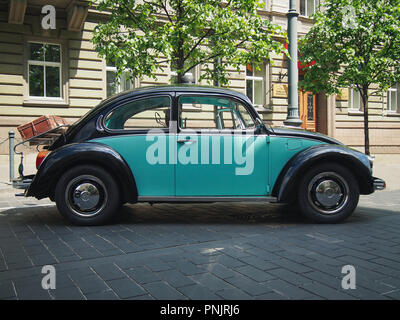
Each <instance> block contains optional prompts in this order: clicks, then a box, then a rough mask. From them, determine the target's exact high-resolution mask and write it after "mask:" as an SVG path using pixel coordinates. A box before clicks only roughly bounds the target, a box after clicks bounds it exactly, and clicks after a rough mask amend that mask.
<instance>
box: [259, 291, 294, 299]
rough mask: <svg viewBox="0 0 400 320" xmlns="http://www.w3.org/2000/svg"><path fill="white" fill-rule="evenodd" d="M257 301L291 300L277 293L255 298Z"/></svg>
mask: <svg viewBox="0 0 400 320" xmlns="http://www.w3.org/2000/svg"><path fill="white" fill-rule="evenodd" d="M254 299H255V300H289V297H286V296H284V295H281V294H279V293H277V292H273V291H271V292H268V293H264V294H261V295H258V296H255V297H254Z"/></svg>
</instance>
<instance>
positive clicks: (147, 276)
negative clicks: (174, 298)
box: [125, 266, 160, 284]
mask: <svg viewBox="0 0 400 320" xmlns="http://www.w3.org/2000/svg"><path fill="white" fill-rule="evenodd" d="M125 272H126V273H127V274H128V275H129V277H131V278H132V279H133V280H135V281H136V282H137V283H140V284H144V283H150V282H156V281H159V280H160V277H159V275H158V274H157V273H155V272H153V271H151V270H149V269H147V268H145V267H143V266H140V267H135V268H132V269H127V270H125Z"/></svg>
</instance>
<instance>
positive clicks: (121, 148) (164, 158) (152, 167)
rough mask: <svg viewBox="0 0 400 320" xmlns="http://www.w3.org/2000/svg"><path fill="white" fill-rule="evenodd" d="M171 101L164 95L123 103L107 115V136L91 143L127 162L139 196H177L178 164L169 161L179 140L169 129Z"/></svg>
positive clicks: (105, 126) (170, 97) (105, 124)
mask: <svg viewBox="0 0 400 320" xmlns="http://www.w3.org/2000/svg"><path fill="white" fill-rule="evenodd" d="M172 98H173V97H172V96H170V95H168V94H162V95H153V96H146V97H140V98H135V99H133V100H131V101H128V102H123V103H121V104H120V105H118V106H117V107H115V108H114V109H113V110H112V111H110V112H109V113H108V114H107V115H106V116H105V120H104V128H105V131H106V135H107V136H105V137H102V138H97V139H94V140H92V141H94V142H99V143H103V144H106V145H108V146H110V147H112V148H113V149H114V150H116V151H117V152H118V153H119V154H120V155H121V156H122V157H123V158H124V159H125V161H126V162H127V163H128V165H129V167H130V169H131V170H132V174H133V176H134V178H135V182H136V186H137V189H138V196H139V197H171V196H174V195H175V173H174V172H175V164H174V163H173V162H171V161H169V160H170V159H169V155H170V154H172V155H173V154H174V153H175V150H174V148H175V137H176V134H175V133H170V128H169V127H170V123H171V121H170V119H171V105H172ZM170 141H173V144H171V142H170ZM170 147H171V148H172V151H171V152H169V150H170Z"/></svg>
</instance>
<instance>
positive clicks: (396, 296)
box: [384, 290, 400, 300]
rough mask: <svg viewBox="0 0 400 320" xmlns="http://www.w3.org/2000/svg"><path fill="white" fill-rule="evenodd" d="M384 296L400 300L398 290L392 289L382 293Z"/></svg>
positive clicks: (399, 291)
mask: <svg viewBox="0 0 400 320" xmlns="http://www.w3.org/2000/svg"><path fill="white" fill-rule="evenodd" d="M384 296H385V297H388V298H390V299H393V300H400V290H394V291H391V292H388V293H386V294H385V295H384Z"/></svg>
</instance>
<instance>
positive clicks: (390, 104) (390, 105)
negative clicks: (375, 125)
mask: <svg viewBox="0 0 400 320" xmlns="http://www.w3.org/2000/svg"><path fill="white" fill-rule="evenodd" d="M399 88H400V84H399V83H398V84H395V85H394V86H392V87H391V88H389V90H388V93H387V110H388V112H390V113H398V112H399V103H400V101H399Z"/></svg>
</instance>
